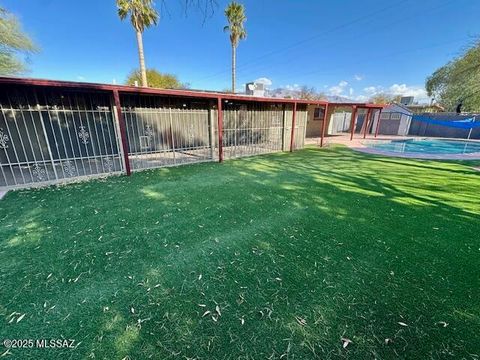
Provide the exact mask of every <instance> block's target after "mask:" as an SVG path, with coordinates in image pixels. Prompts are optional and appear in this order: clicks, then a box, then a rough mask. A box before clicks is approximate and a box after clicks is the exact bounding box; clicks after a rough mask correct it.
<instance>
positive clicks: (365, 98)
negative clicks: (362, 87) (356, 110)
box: [353, 95, 370, 102]
mask: <svg viewBox="0 0 480 360" xmlns="http://www.w3.org/2000/svg"><path fill="white" fill-rule="evenodd" d="M369 98H370V97H369V96H366V95H357V96H355V97H354V98H353V100H355V101H358V102H367V101H368V99H369Z"/></svg>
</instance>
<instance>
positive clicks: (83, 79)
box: [77, 75, 86, 81]
mask: <svg viewBox="0 0 480 360" xmlns="http://www.w3.org/2000/svg"><path fill="white" fill-rule="evenodd" d="M77 80H78V81H85V80H86V79H85V77H84V76H81V75H78V76H77Z"/></svg>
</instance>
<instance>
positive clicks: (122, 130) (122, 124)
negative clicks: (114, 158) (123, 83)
mask: <svg viewBox="0 0 480 360" xmlns="http://www.w3.org/2000/svg"><path fill="white" fill-rule="evenodd" d="M113 101H114V104H115V110H116V112H117V120H118V127H119V130H120V140H121V143H122V151H123V161H124V165H125V173H126V174H127V176H130V174H131V173H132V171H131V170H130V160H129V159H128V142H127V127H126V125H125V119H124V117H123V113H122V104H121V103H120V95H119V94H118V90H113Z"/></svg>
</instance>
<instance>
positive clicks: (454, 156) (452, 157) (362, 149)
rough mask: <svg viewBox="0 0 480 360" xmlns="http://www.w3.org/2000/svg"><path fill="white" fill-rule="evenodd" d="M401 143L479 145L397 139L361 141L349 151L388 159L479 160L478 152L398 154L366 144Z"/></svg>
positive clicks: (450, 139)
mask: <svg viewBox="0 0 480 360" xmlns="http://www.w3.org/2000/svg"><path fill="white" fill-rule="evenodd" d="M392 140H393V141H395V140H398V141H402V140H449V141H470V142H473V143H480V141H479V140H473V139H472V140H467V139H455V138H453V139H452V138H434V137H431V138H430V137H429V138H426V137H404V138H397V139H368V140H364V141H361V142H359V143H357V144H355V146H352V147H351V149H352V150H355V151H359V152H362V153H367V154H373V155H383V156H390V157H398V158H406V159H426V160H467V161H468V160H480V152H475V153H470V154H419V153H411V152H410V153H409V152H405V153H398V152H394V151H387V150H378V149H374V148H370V147H367V146H366V145H365V143H366V142H377V141H378V142H389V141H392Z"/></svg>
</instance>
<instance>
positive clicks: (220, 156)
mask: <svg viewBox="0 0 480 360" xmlns="http://www.w3.org/2000/svg"><path fill="white" fill-rule="evenodd" d="M217 112H218V114H217V118H218V162H222V161H223V109H222V98H220V97H219V98H217Z"/></svg>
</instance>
